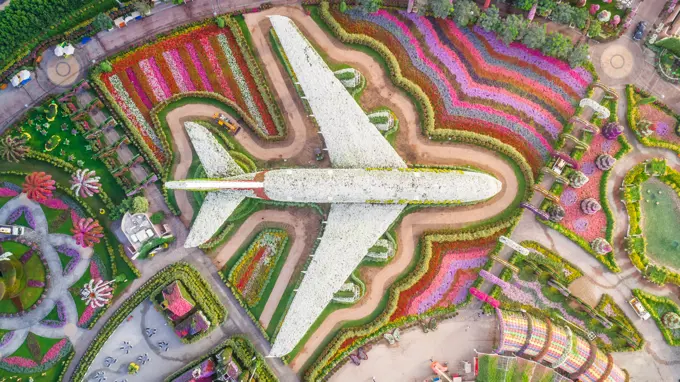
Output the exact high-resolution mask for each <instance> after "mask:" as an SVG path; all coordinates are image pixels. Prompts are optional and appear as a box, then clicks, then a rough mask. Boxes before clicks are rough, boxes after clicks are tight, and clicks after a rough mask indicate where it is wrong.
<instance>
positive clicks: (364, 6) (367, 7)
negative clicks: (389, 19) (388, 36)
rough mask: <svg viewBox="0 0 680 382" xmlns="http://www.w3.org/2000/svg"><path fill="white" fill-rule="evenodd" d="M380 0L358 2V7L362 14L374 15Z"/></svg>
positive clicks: (361, 0)
mask: <svg viewBox="0 0 680 382" xmlns="http://www.w3.org/2000/svg"><path fill="white" fill-rule="evenodd" d="M381 2H382V0H359V6H360V7H361V10H362V11H363V12H364V13H375V12H377V11H378V9H380V4H381Z"/></svg>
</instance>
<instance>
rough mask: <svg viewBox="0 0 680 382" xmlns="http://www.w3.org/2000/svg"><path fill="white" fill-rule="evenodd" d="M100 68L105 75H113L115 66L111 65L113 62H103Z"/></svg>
mask: <svg viewBox="0 0 680 382" xmlns="http://www.w3.org/2000/svg"><path fill="white" fill-rule="evenodd" d="M99 68H100V69H101V70H102V72H104V73H111V72H113V65H111V62H109V61H108V60H107V61H102V63H101V64H99Z"/></svg>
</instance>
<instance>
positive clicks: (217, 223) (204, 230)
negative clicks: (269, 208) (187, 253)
mask: <svg viewBox="0 0 680 382" xmlns="http://www.w3.org/2000/svg"><path fill="white" fill-rule="evenodd" d="M245 198H246V197H245V196H244V195H240V194H238V193H236V192H232V191H213V192H209V193H208V196H206V198H205V200H204V201H203V205H201V210H200V211H199V213H198V216H196V220H194V224H193V226H192V227H191V232H189V236H188V237H187V240H186V242H185V243H184V247H185V248H192V247H198V246H199V245H201V244H203V243H205V242H206V241H208V240H210V238H211V237H212V236H213V235H214V234H215V233H216V232H217V230H218V229H219V228H220V227H221V226H222V224H223V223H224V221H225V220H227V218H229V216H230V215H231V213H232V212H234V210H235V209H236V207H238V205H239V204H240V203H241V201H242V200H243V199H245Z"/></svg>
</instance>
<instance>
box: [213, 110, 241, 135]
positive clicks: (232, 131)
mask: <svg viewBox="0 0 680 382" xmlns="http://www.w3.org/2000/svg"><path fill="white" fill-rule="evenodd" d="M213 121H214V122H215V123H216V124H217V125H218V126H221V127H225V128H226V129H227V131H228V132H229V135H231V136H234V135H236V133H238V131H239V130H241V126H239V125H238V124H237V123H236V121H234V120H233V119H231V118H229V117H227V116H226V115H224V114H222V113H215V114H213Z"/></svg>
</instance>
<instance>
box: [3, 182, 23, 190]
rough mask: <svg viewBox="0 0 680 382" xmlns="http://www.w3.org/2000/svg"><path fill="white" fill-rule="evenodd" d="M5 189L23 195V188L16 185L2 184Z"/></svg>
mask: <svg viewBox="0 0 680 382" xmlns="http://www.w3.org/2000/svg"><path fill="white" fill-rule="evenodd" d="M0 184H1V185H2V187H3V188H8V189H10V190H12V191H16V192H17V193H21V192H22V191H23V190H22V189H21V186H18V185H16V184H14V183H11V182H2V183H0Z"/></svg>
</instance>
